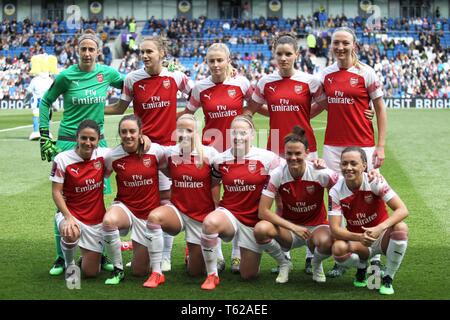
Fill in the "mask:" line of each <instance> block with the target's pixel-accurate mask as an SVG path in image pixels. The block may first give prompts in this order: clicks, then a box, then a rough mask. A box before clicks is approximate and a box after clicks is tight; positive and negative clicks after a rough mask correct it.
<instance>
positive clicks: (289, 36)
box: [271, 31, 299, 52]
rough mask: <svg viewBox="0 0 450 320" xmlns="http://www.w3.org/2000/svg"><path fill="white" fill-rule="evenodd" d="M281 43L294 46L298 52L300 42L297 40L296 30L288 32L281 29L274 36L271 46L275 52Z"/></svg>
mask: <svg viewBox="0 0 450 320" xmlns="http://www.w3.org/2000/svg"><path fill="white" fill-rule="evenodd" d="M280 44H290V45H292V47H293V48H294V51H295V52H298V49H299V48H298V42H297V35H296V34H295V33H294V32H288V31H281V32H279V33H277V34H276V35H275V36H274V37H273V38H272V42H271V48H272V51H273V52H275V50H276V48H277V47H278V46H279V45H280Z"/></svg>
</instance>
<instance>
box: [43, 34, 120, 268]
mask: <svg viewBox="0 0 450 320" xmlns="http://www.w3.org/2000/svg"><path fill="white" fill-rule="evenodd" d="M78 47H79V48H78V53H79V63H78V64H76V65H72V66H70V67H69V68H67V69H65V70H64V71H62V72H61V73H60V74H59V75H58V76H57V77H56V79H55V81H54V83H53V84H52V86H51V87H50V89H49V90H48V91H47V92H46V93H45V95H44V97H43V98H42V100H41V103H40V105H39V109H40V113H39V131H40V134H41V138H40V148H41V159H42V160H44V161H45V160H47V161H49V162H50V161H52V160H53V158H54V157H55V156H56V154H57V153H58V152H61V151H66V150H71V149H74V148H75V146H76V139H75V138H76V130H77V128H78V125H79V124H80V122H81V121H83V120H85V119H92V120H94V121H96V122H97V123H98V124H99V126H100V129H101V136H100V143H99V147H106V140H105V137H104V128H103V124H104V121H105V116H104V108H105V104H106V102H107V93H108V88H109V86H113V87H114V88H118V89H122V86H123V77H122V76H121V75H120V73H119V72H118V71H117V70H115V69H114V68H112V67H109V66H105V65H101V64H97V62H96V61H97V56H98V55H99V54H100V50H101V48H102V43H101V40H100V39H99V38H98V37H97V36H96V34H95V32H94V31H92V30H86V31H85V32H84V33H83V34H82V35H81V36H80V37H79V38H78ZM60 95H63V99H64V113H63V118H62V120H61V124H60V127H59V131H58V140H57V141H56V142H55V141H53V140H52V139H50V137H49V120H50V119H49V118H50V117H49V115H50V108H51V105H52V104H53V102H54V101H56V99H57V98H58V97H59V96H60ZM104 192H105V193H111V184H110V182H109V180H105V190H104ZM54 230H55V241H56V250H57V255H58V257H57V259H56V261H55V263H54V265H53V267H52V268H51V270H50V274H51V275H60V274H62V273H63V272H64V268H65V262H64V256H63V254H62V251H61V244H60V239H61V236H60V234H59V230H58V228H57V227H56V222H55V226H54ZM103 258H104V257H103ZM102 268H103V269H105V270H108V271H112V269H113V267H112V265H111V264H109V263H107V261H106V259H102Z"/></svg>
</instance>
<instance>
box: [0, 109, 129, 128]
mask: <svg viewBox="0 0 450 320" xmlns="http://www.w3.org/2000/svg"><path fill="white" fill-rule="evenodd" d="M121 116H122V117H123V116H124V114H115V115H110V116H107V118H112V117H121ZM60 122H61V120H58V121H54V122H52V124H58V123H60ZM32 127H33V125H32V124H30V125H27V126H20V127H14V128H8V129H1V130H0V133H2V132H9V131H15V130H20V129H26V128H32Z"/></svg>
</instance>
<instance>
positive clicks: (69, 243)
mask: <svg viewBox="0 0 450 320" xmlns="http://www.w3.org/2000/svg"><path fill="white" fill-rule="evenodd" d="M79 239H80V236H79V235H74V236H72V237H62V241H63V243H64V245H65V246H66V247H67V248H73V247H75V246H76V245H77V244H78V240H79Z"/></svg>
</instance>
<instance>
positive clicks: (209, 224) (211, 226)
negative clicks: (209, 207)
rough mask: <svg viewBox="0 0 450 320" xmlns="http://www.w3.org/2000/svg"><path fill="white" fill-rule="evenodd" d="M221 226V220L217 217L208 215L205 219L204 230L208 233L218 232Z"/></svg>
mask: <svg viewBox="0 0 450 320" xmlns="http://www.w3.org/2000/svg"><path fill="white" fill-rule="evenodd" d="M219 228H220V221H219V219H217V217H208V216H207V217H206V218H205V220H203V227H202V230H203V232H204V233H206V234H211V233H217V232H218V230H219Z"/></svg>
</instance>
